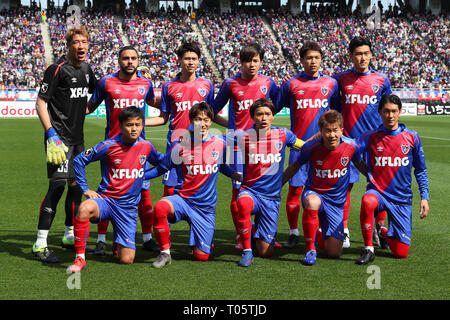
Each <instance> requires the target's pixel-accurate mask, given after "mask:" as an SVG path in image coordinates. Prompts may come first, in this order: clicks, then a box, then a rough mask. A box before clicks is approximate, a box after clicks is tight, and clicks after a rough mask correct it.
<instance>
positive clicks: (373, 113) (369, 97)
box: [334, 37, 392, 248]
mask: <svg viewBox="0 0 450 320" xmlns="http://www.w3.org/2000/svg"><path fill="white" fill-rule="evenodd" d="M349 55H350V59H351V61H352V63H353V68H352V69H349V70H347V71H344V72H341V73H338V74H336V75H335V76H334V78H335V79H336V80H337V82H338V84H339V90H340V94H341V103H340V106H339V108H338V109H339V111H341V112H342V115H343V117H344V135H345V136H347V137H350V138H352V139H357V138H358V137H359V136H361V134H362V133H364V132H367V131H371V130H374V129H376V128H378V126H379V125H380V124H381V118H380V115H379V114H378V111H377V110H378V104H379V102H380V100H381V97H382V96H383V95H386V94H391V93H392V90H391V83H390V82H389V79H388V77H387V76H386V75H385V74H383V73H380V72H377V71H374V70H373V69H372V68H371V67H370V60H371V59H372V56H373V55H372V45H371V43H370V41H369V40H368V39H365V38H362V37H355V38H353V39H352V40H351V41H350V44H349ZM358 181H359V171H358V170H357V169H356V168H355V167H354V165H353V163H351V164H350V186H349V189H348V192H347V200H346V203H345V208H344V230H345V233H346V241H345V242H344V248H348V247H350V233H349V231H348V214H349V210H350V192H351V190H352V187H353V184H354V183H356V182H358ZM385 215H386V213H381V214H380V215H378V217H377V219H379V221H384V216H385Z"/></svg>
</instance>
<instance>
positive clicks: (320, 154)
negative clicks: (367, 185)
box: [297, 136, 361, 205]
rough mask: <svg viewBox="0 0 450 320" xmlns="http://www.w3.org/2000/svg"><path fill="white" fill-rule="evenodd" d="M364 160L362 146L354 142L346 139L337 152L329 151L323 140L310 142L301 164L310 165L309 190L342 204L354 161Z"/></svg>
mask: <svg viewBox="0 0 450 320" xmlns="http://www.w3.org/2000/svg"><path fill="white" fill-rule="evenodd" d="M360 158H361V154H360V146H359V145H358V144H357V143H356V142H355V141H354V140H353V139H350V138H347V137H345V136H342V137H341V141H340V143H339V146H338V147H337V148H336V149H335V150H329V149H327V148H325V147H324V145H323V143H322V139H321V140H320V141H314V140H311V141H308V142H307V143H305V145H304V146H303V147H302V149H301V152H300V154H299V156H298V158H297V162H298V163H300V164H301V165H303V164H305V163H309V167H308V180H307V183H306V186H305V188H306V189H309V190H313V191H316V192H317V193H320V194H324V195H326V196H327V197H329V198H330V199H332V200H333V202H334V203H336V204H338V205H341V204H343V203H345V198H346V196H347V190H348V186H349V182H350V174H349V170H348V168H349V166H350V162H351V161H359V160H360Z"/></svg>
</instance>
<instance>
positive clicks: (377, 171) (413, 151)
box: [358, 123, 429, 204]
mask: <svg viewBox="0 0 450 320" xmlns="http://www.w3.org/2000/svg"><path fill="white" fill-rule="evenodd" d="M358 144H359V145H361V148H362V150H363V152H364V153H363V157H364V158H363V159H364V160H365V162H366V164H367V167H368V168H367V170H368V176H369V184H368V186H367V189H375V190H377V191H378V192H380V193H382V194H384V196H386V197H387V198H388V199H390V200H392V201H394V202H398V203H403V204H411V203H412V197H413V192H412V190H411V182H412V176H411V171H412V168H413V167H414V169H415V170H414V175H415V177H416V180H417V184H418V185H419V191H420V196H421V198H422V199H425V200H428V198H429V194H428V175H427V167H426V164H425V155H424V151H423V147H422V142H421V140H420V137H419V135H418V134H417V132H415V131H413V130H410V129H408V128H406V126H405V125H404V124H402V123H401V124H399V128H398V129H396V130H393V131H391V130H388V129H386V128H385V127H384V126H382V125H381V126H380V127H378V128H377V129H376V130H373V131H369V132H367V133H365V134H363V135H362V136H361V137H360V139H359V140H358Z"/></svg>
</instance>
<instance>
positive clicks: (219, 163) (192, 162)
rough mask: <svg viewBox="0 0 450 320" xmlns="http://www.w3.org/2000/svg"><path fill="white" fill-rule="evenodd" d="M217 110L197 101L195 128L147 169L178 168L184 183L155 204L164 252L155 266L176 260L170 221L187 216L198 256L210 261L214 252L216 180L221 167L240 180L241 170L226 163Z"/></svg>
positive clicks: (192, 115) (158, 171) (191, 243)
mask: <svg viewBox="0 0 450 320" xmlns="http://www.w3.org/2000/svg"><path fill="white" fill-rule="evenodd" d="M213 118H214V111H213V109H212V107H211V106H209V105H208V104H207V103H206V102H200V103H197V104H195V105H194V106H193V107H192V108H191V110H189V120H190V122H191V124H192V125H193V128H194V131H193V132H192V131H189V134H188V135H184V136H183V141H182V142H181V141H179V140H178V141H176V142H174V143H173V144H172V146H171V148H170V149H169V150H170V152H168V153H167V154H166V156H165V157H164V159H163V160H162V161H161V163H160V164H159V165H158V166H157V167H155V168H153V169H151V170H149V171H148V172H146V174H145V177H146V178H155V177H157V176H159V175H162V174H163V173H165V172H167V171H168V170H170V169H172V168H175V169H176V170H177V175H178V176H179V177H182V183H181V184H180V185H178V186H177V187H175V190H174V194H173V195H171V196H167V197H164V198H162V199H161V200H159V201H158V202H157V203H156V204H155V208H154V210H153V211H154V221H153V222H154V224H153V229H154V233H155V236H156V240H157V241H158V244H159V246H160V248H161V253H160V255H158V257H157V258H156V261H155V262H153V264H152V267H154V268H162V267H164V266H165V265H166V264H170V263H171V262H172V258H171V256H170V246H171V243H170V234H169V232H170V230H169V224H168V223H169V222H170V223H172V224H173V223H176V222H179V221H180V220H185V221H187V222H188V223H189V226H190V234H189V246H190V247H194V249H193V255H194V258H195V259H196V260H200V261H206V260H208V259H209V255H210V253H211V244H212V240H213V236H214V226H215V212H216V204H217V190H216V181H217V177H218V175H219V171H220V172H221V173H223V174H225V175H226V176H228V177H230V178H232V179H234V180H240V179H241V176H240V174H239V173H237V172H235V171H233V170H232V169H231V168H230V167H229V166H228V165H226V164H225V163H224V161H225V159H226V156H225V154H226V141H225V139H223V138H222V137H219V136H214V135H211V134H210V133H209V127H210V126H211V123H212V119H213Z"/></svg>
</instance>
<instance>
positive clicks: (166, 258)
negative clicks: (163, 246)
mask: <svg viewBox="0 0 450 320" xmlns="http://www.w3.org/2000/svg"><path fill="white" fill-rule="evenodd" d="M171 263H172V257H171V256H170V254H168V253H165V252H161V253H160V254H159V255H158V256H157V257H156V261H155V262H153V263H152V267H153V268H162V267H164V266H165V265H166V264H171Z"/></svg>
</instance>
